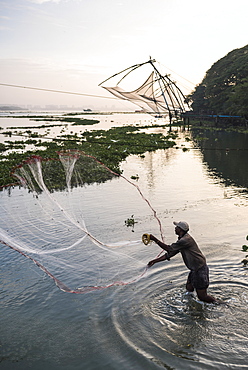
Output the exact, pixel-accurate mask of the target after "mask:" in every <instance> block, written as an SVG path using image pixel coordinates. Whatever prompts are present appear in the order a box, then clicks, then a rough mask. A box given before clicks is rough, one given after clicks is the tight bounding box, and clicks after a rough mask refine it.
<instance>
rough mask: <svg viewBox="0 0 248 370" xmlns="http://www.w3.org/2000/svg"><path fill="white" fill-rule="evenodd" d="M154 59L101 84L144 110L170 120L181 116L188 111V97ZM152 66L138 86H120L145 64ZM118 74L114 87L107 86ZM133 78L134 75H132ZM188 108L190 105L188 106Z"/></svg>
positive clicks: (128, 69)
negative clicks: (127, 88)
mask: <svg viewBox="0 0 248 370" xmlns="http://www.w3.org/2000/svg"><path fill="white" fill-rule="evenodd" d="M155 63H156V61H155V60H154V59H151V58H150V59H149V60H148V61H147V62H144V63H141V64H135V65H133V66H131V67H128V68H126V69H124V70H122V71H121V72H118V73H116V74H114V75H113V76H111V77H109V78H107V79H106V80H104V81H103V82H101V83H100V84H99V86H101V87H103V88H104V89H106V90H108V91H109V92H110V93H112V94H113V95H115V96H116V97H117V98H120V99H124V100H128V101H130V102H132V103H134V104H136V105H138V106H139V107H140V108H141V109H142V111H144V112H148V113H152V114H155V116H158V117H161V116H165V115H166V116H169V118H170V122H171V121H172V119H173V118H175V117H180V115H181V114H182V113H184V112H185V111H186V106H187V104H186V102H185V100H186V98H185V96H184V94H183V93H182V91H181V90H180V89H179V87H178V86H177V85H176V83H175V82H174V81H172V80H171V78H170V76H169V75H168V74H166V75H162V74H161V73H160V72H159V70H158V68H157V67H156V65H155ZM145 65H146V66H150V67H151V72H150V74H149V76H148V77H147V78H146V80H145V82H143V83H142V85H141V86H139V87H138V88H136V89H134V90H132V91H128V90H125V89H123V88H122V87H120V86H119V84H120V83H121V82H122V83H123V80H124V79H127V77H128V76H129V77H130V74H131V73H132V72H134V71H137V70H138V69H139V68H141V67H143V66H145ZM117 76H118V79H119V78H120V77H121V78H120V79H119V81H118V80H117V83H116V84H115V86H114V87H111V86H107V85H105V83H106V82H107V81H110V80H111V81H114V80H116V77H117ZM132 80H134V76H133V75H132ZM187 108H188V107H187Z"/></svg>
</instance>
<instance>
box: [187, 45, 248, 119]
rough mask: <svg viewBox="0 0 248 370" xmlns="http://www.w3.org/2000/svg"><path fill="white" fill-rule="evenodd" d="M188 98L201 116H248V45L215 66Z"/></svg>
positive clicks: (233, 52) (232, 52) (234, 51)
mask: <svg viewBox="0 0 248 370" xmlns="http://www.w3.org/2000/svg"><path fill="white" fill-rule="evenodd" d="M188 99H189V100H190V102H191V103H192V108H193V110H194V112H195V113H197V114H227V115H234V116H235V115H237V116H243V117H248V45H246V46H244V47H243V48H240V49H235V50H233V51H231V52H230V53H228V54H227V55H226V56H225V57H224V58H221V59H220V60H218V61H217V62H216V63H214V64H213V65H212V67H211V68H210V69H209V70H208V71H207V72H206V75H205V77H204V79H203V80H202V82H201V83H200V84H199V85H198V86H196V88H195V91H194V92H193V93H192V94H191V95H189V96H188Z"/></svg>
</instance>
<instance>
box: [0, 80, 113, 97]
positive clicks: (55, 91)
mask: <svg viewBox="0 0 248 370" xmlns="http://www.w3.org/2000/svg"><path fill="white" fill-rule="evenodd" d="M0 85H1V86H8V87H18V88H21V89H29V90H38V91H48V92H54V93H60V94H71V95H81V96H89V97H92V98H103V99H114V100H119V99H117V98H114V97H109V96H102V95H91V94H83V93H75V92H71V91H62V90H52V89H42V88H39V87H31V86H21V85H12V84H5V83H0Z"/></svg>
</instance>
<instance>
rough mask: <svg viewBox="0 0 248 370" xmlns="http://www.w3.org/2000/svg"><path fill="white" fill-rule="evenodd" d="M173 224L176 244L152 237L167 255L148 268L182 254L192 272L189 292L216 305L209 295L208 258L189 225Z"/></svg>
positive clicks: (187, 287) (188, 287) (153, 262)
mask: <svg viewBox="0 0 248 370" xmlns="http://www.w3.org/2000/svg"><path fill="white" fill-rule="evenodd" d="M173 223H174V225H175V226H176V228H175V233H176V234H177V235H178V240H177V241H176V243H173V244H171V245H167V244H165V243H163V242H161V241H160V240H158V239H157V238H156V237H155V236H153V235H150V240H153V241H154V242H155V243H157V244H158V245H159V246H160V247H161V248H162V249H164V250H165V251H166V252H167V253H165V254H164V255H163V256H161V257H158V258H156V259H154V260H152V261H150V262H149V263H148V266H149V267H151V266H153V265H154V264H155V263H157V262H160V261H165V260H169V259H170V258H171V257H173V256H175V255H176V254H177V253H179V252H181V254H182V257H183V261H184V263H185V265H186V266H187V267H188V269H189V270H190V273H189V276H188V280H187V283H186V289H187V291H188V292H193V291H194V290H196V293H197V296H198V298H199V299H200V300H201V301H203V302H207V303H216V302H217V300H216V299H215V298H214V297H212V296H210V295H208V294H207V288H208V286H209V270H208V266H207V264H206V258H205V257H204V255H203V254H202V252H201V251H200V249H199V247H198V245H197V244H196V242H195V240H194V239H193V238H192V236H190V235H189V234H188V231H189V225H188V224H187V222H185V221H180V222H173Z"/></svg>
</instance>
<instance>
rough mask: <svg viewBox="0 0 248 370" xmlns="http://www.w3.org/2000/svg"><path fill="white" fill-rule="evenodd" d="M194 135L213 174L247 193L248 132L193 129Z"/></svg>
mask: <svg viewBox="0 0 248 370" xmlns="http://www.w3.org/2000/svg"><path fill="white" fill-rule="evenodd" d="M192 137H193V139H194V140H195V141H196V142H197V145H198V146H199V147H200V149H201V151H202V153H203V160H204V162H206V163H207V164H208V166H209V169H210V171H212V173H213V175H214V176H218V177H220V178H221V179H222V180H223V182H224V183H225V184H226V185H235V186H237V187H240V188H241V189H240V192H244V193H246V194H247V185H248V171H247V154H248V134H242V133H237V132H225V131H211V130H201V131H200V130H197V129H193V130H192ZM242 188H243V189H242Z"/></svg>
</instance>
